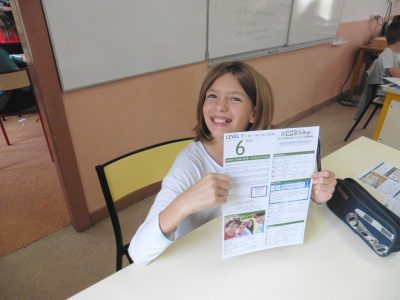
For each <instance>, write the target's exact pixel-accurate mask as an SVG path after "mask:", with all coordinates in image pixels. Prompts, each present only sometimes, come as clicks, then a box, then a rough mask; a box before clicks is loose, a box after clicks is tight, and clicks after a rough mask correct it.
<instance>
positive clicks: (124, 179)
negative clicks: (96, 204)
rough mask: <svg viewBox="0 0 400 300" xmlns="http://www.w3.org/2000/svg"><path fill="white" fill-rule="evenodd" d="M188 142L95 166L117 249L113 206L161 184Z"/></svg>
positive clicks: (119, 240) (118, 237)
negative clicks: (131, 194)
mask: <svg viewBox="0 0 400 300" xmlns="http://www.w3.org/2000/svg"><path fill="white" fill-rule="evenodd" d="M191 140H192V138H184V139H177V140H172V141H167V142H164V143H160V144H156V145H152V146H149V147H146V148H142V149H139V150H136V151H133V152H130V153H127V154H124V155H122V156H119V157H117V158H115V159H113V160H111V161H109V162H107V163H105V164H102V165H98V166H96V171H97V176H98V178H99V181H100V185H101V189H102V191H103V195H104V199H105V201H106V204H107V209H108V213H109V215H110V218H111V221H112V224H113V228H114V234H115V239H116V244H117V249H118V248H119V247H123V239H122V233H121V227H120V223H119V220H118V216H117V212H116V208H115V205H114V202H115V201H118V200H119V199H121V198H122V197H124V196H126V195H128V194H130V193H132V192H135V191H137V190H140V189H141V188H144V187H146V186H148V185H151V184H153V183H156V182H159V181H161V180H162V179H163V178H164V177H165V175H166V174H167V172H168V170H169V169H170V167H171V165H172V163H173V162H174V160H175V157H176V156H177V154H178V153H179V152H180V151H181V150H182V149H183V148H184V147H185V146H186V145H188V144H189V143H190V142H191ZM121 251H122V250H121Z"/></svg>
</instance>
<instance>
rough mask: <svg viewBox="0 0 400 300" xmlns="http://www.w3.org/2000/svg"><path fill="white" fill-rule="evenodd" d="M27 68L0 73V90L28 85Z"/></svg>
mask: <svg viewBox="0 0 400 300" xmlns="http://www.w3.org/2000/svg"><path fill="white" fill-rule="evenodd" d="M30 85H31V83H30V81H29V76H28V72H27V69H19V70H13V71H8V72H2V73H0V91H8V90H14V89H19V88H23V87H27V86H30Z"/></svg>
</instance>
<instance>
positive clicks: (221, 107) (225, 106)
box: [216, 98, 228, 111]
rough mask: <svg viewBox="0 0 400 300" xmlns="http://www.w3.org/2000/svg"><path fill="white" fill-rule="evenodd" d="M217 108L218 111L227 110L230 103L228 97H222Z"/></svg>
mask: <svg viewBox="0 0 400 300" xmlns="http://www.w3.org/2000/svg"><path fill="white" fill-rule="evenodd" d="M216 108H217V110H218V111H227V110H228V103H227V101H226V99H224V98H220V99H218V102H217V104H216Z"/></svg>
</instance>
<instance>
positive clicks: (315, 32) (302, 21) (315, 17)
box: [288, 0, 344, 46]
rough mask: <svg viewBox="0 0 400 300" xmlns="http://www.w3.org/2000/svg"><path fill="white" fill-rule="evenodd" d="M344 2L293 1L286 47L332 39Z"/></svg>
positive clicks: (334, 0) (324, 0)
mask: <svg viewBox="0 0 400 300" xmlns="http://www.w3.org/2000/svg"><path fill="white" fill-rule="evenodd" d="M343 2H344V0H293V9H292V17H291V21H290V29H289V38H288V45H289V46H290V45H296V44H300V43H307V42H312V41H318V40H323V39H329V38H333V37H334V36H335V35H336V31H337V28H338V26H339V23H340V16H341V13H342V8H343Z"/></svg>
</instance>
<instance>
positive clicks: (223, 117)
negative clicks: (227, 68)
mask: <svg viewBox="0 0 400 300" xmlns="http://www.w3.org/2000/svg"><path fill="white" fill-rule="evenodd" d="M203 115H204V120H205V122H206V125H207V128H208V130H209V131H210V133H211V137H212V138H213V139H223V137H224V133H227V132H235V131H245V130H246V129H247V127H248V125H249V123H254V122H255V107H254V106H253V104H252V102H251V100H250V99H249V97H248V96H247V94H246V92H245V91H244V90H243V88H242V86H241V85H240V84H239V82H238V81H237V79H236V78H235V77H234V76H233V75H232V74H230V73H227V74H224V75H222V76H221V77H219V78H217V79H216V80H215V81H214V83H213V84H212V85H211V86H210V88H209V89H208V90H207V93H206V99H205V101H204V105H203Z"/></svg>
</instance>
